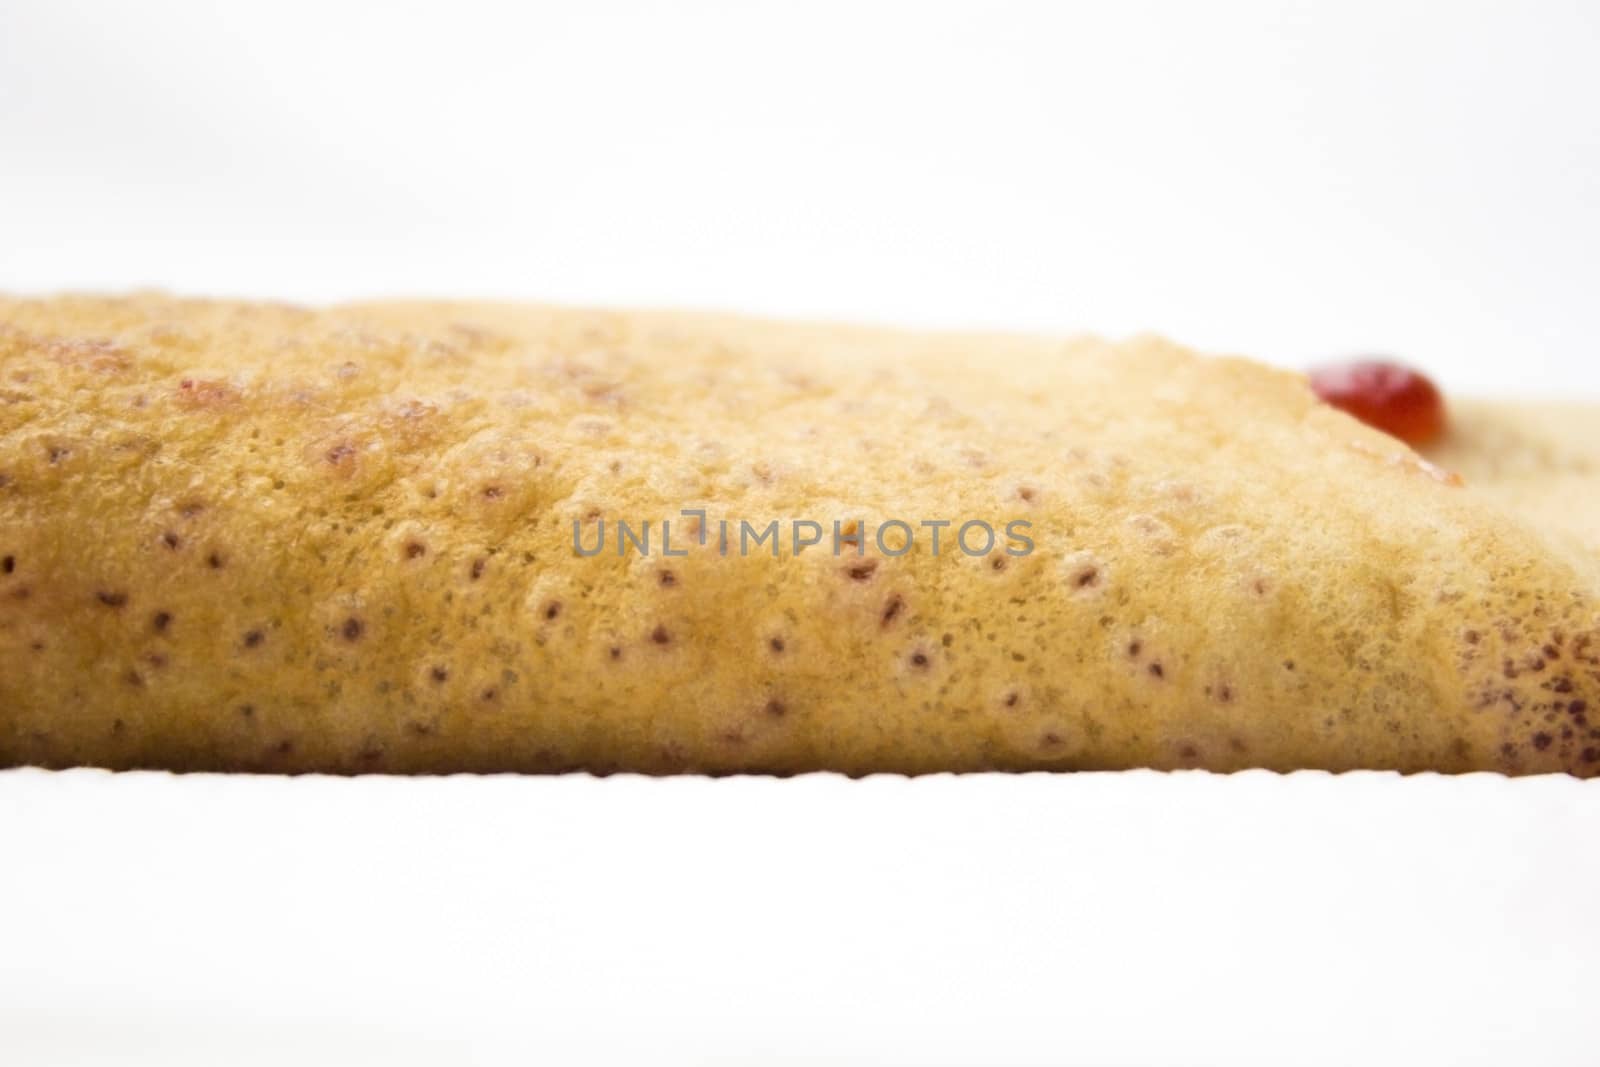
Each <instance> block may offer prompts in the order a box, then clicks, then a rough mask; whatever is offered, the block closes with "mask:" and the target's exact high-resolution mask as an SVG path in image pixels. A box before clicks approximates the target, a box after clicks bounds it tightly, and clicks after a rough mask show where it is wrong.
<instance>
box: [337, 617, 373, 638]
mask: <svg viewBox="0 0 1600 1067" xmlns="http://www.w3.org/2000/svg"><path fill="white" fill-rule="evenodd" d="M366 628H367V627H366V624H365V623H363V622H362V621H361V620H360V619H358V618H356V617H355V616H354V615H352V616H350V617H349V618H348V619H346V620H344V625H343V626H341V627H339V634H340V636H342V637H343V638H344V639H345V640H346V641H359V640H361V634H362V633H363V632H364V631H365V630H366Z"/></svg>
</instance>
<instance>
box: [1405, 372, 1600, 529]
mask: <svg viewBox="0 0 1600 1067" xmlns="http://www.w3.org/2000/svg"><path fill="white" fill-rule="evenodd" d="M1450 411H1451V418H1450V427H1449V429H1448V431H1447V432H1446V433H1445V435H1444V437H1443V438H1442V439H1440V440H1439V441H1438V442H1437V443H1436V444H1434V445H1432V446H1431V447H1429V448H1428V449H1427V455H1428V458H1429V459H1431V460H1433V461H1434V462H1435V463H1438V464H1439V465H1441V466H1443V467H1447V468H1449V469H1450V470H1453V471H1457V472H1459V473H1460V474H1461V476H1462V477H1463V478H1464V479H1466V481H1467V482H1468V484H1469V485H1471V487H1472V488H1473V489H1474V490H1475V491H1476V492H1477V493H1479V494H1480V495H1482V496H1485V497H1487V498H1489V499H1491V500H1493V501H1494V502H1495V503H1497V504H1499V505H1500V506H1501V507H1502V508H1503V509H1504V510H1505V511H1506V512H1507V513H1508V514H1511V515H1513V516H1516V517H1517V518H1519V519H1521V520H1522V521H1524V522H1526V523H1528V524H1529V525H1532V526H1534V527H1536V528H1538V529H1540V530H1543V531H1545V532H1547V533H1549V534H1551V535H1552V536H1557V537H1560V538H1562V539H1565V540H1568V541H1570V542H1571V543H1572V544H1575V545H1576V546H1577V547H1578V548H1579V549H1581V550H1582V551H1585V552H1588V553H1591V554H1600V408H1597V407H1596V406H1595V405H1593V404H1581V403H1549V402H1545V403H1538V402H1530V401H1521V402H1507V401H1491V400H1482V399H1466V400H1460V401H1455V402H1453V403H1452V404H1451V405H1450Z"/></svg>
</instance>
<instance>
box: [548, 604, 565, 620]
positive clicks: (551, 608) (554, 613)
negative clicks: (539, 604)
mask: <svg viewBox="0 0 1600 1067" xmlns="http://www.w3.org/2000/svg"><path fill="white" fill-rule="evenodd" d="M560 616H561V601H559V600H552V601H550V603H548V604H546V605H545V606H544V617H545V619H546V620H554V619H557V618H560Z"/></svg>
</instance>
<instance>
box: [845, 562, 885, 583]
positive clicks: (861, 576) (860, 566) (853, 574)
mask: <svg viewBox="0 0 1600 1067" xmlns="http://www.w3.org/2000/svg"><path fill="white" fill-rule="evenodd" d="M877 569H878V561H877V560H875V559H865V560H862V561H861V562H860V563H852V564H850V566H848V567H846V568H845V569H844V572H845V573H846V574H848V575H849V576H850V579H851V581H856V582H864V581H866V580H867V579H869V578H871V577H872V572H873V571H875V570H877Z"/></svg>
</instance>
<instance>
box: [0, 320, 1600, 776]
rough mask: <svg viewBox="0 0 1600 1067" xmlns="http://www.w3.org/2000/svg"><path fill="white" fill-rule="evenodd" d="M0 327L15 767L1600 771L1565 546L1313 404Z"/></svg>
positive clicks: (1102, 357) (641, 340)
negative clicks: (983, 534)
mask: <svg viewBox="0 0 1600 1067" xmlns="http://www.w3.org/2000/svg"><path fill="white" fill-rule="evenodd" d="M0 324H3V325H0V564H3V566H0V663H4V665H5V666H4V669H3V670H0V763H4V764H17V763H36V764H43V765H47V766H66V765H72V764H96V765H101V766H109V767H168V768H176V769H200V768H209V769H243V770H276V771H310V770H324V771H343V772H355V771H461V770H471V771H491V770H512V771H558V770H565V769H589V770H595V771H604V770H637V771H645V772H652V773H656V772H675V771H713V772H723V771H739V770H753V771H771V772H795V771H806V770H815V769H832V770H840V771H846V772H850V773H864V772H872V771H904V772H928V771H959V770H978V769H1016V770H1022V769H1062V770H1065V769H1077V768H1119V767H1158V768H1174V767H1208V768H1213V769H1218V770H1228V769H1234V768H1243V767H1258V766H1259V767H1271V768H1278V769H1285V770H1287V769H1291V768H1300V767H1322V768H1330V769H1343V768H1356V767H1369V768H1398V769H1402V770H1408V771H1415V770H1439V771H1469V770H1498V771H1505V772H1508V773H1528V772H1537V771H1571V772H1573V773H1577V774H1584V775H1589V774H1594V773H1596V772H1597V771H1600V722H1597V723H1596V724H1594V725H1591V722H1590V719H1589V715H1590V707H1591V705H1596V706H1597V708H1600V704H1597V698H1600V613H1597V610H1596V602H1595V596H1596V594H1597V593H1600V563H1597V560H1596V557H1595V555H1594V554H1593V553H1592V552H1588V551H1586V550H1585V549H1584V548H1583V546H1582V543H1581V542H1582V538H1581V537H1578V536H1574V535H1570V531H1564V530H1563V529H1556V528H1553V527H1548V528H1547V524H1546V520H1547V519H1548V518H1549V517H1550V516H1549V514H1548V513H1547V512H1545V511H1543V510H1541V511H1540V512H1539V513H1538V514H1537V515H1531V516H1524V515H1523V514H1520V510H1521V509H1520V508H1519V507H1518V506H1517V501H1516V498H1515V496H1514V490H1510V489H1498V490H1490V489H1486V488H1478V487H1474V486H1472V485H1470V484H1469V485H1466V486H1462V485H1457V484H1452V480H1451V479H1450V478H1448V477H1447V476H1445V475H1444V474H1443V473H1442V472H1441V471H1439V470H1438V469H1437V468H1435V467H1433V466H1431V465H1430V464H1428V463H1427V462H1425V461H1423V460H1422V459H1421V458H1419V457H1418V456H1417V455H1416V454H1414V453H1413V452H1412V451H1411V450H1409V449H1408V448H1406V447H1405V446H1404V445H1402V444H1400V443H1399V442H1397V441H1395V440H1394V439H1392V438H1389V437H1386V436H1384V435H1383V434H1380V433H1378V432H1376V431H1373V430H1369V429H1367V428H1366V427H1364V426H1361V425H1360V424H1358V423H1356V422H1355V421H1354V420H1352V419H1350V418H1349V417H1347V416H1345V415H1343V414H1340V413H1339V412H1337V411H1334V410H1333V409H1331V408H1329V407H1326V406H1324V405H1322V404H1320V403H1318V402H1317V401H1316V400H1315V399H1314V398H1313V396H1312V395H1311V393H1310V392H1309V390H1308V388H1307V387H1306V384H1305V382H1304V380H1303V379H1302V378H1301V377H1300V376H1298V375H1295V374H1290V373H1286V372H1282V371H1277V370H1272V369H1268V368H1266V367H1263V366H1259V365H1256V364H1253V363H1249V362H1245V361H1242V360H1235V359H1204V358H1200V357H1197V356H1195V355H1193V354H1191V353H1189V352H1187V351H1185V350H1183V349H1181V348H1179V347H1177V346H1175V345H1172V344H1169V343H1167V342H1165V341H1162V340H1158V339H1154V338H1146V339H1140V340H1136V341H1133V342H1129V343H1126V344H1109V343H1105V342H1102V341H1097V340H1092V339H1078V340H1060V339H1054V338H1034V337H1015V336H993V335H965V334H924V333H910V332H903V331H891V330H881V329H867V328H856V327H842V326H824V325H802V324H794V323H775V322H761V321H755V320H749V319H742V318H734V317H725V316H709V315H689V314H669V313H654V312H600V311H575V310H562V309H553V308H544V307H515V306H499V305H471V304H442V303H441V304H420V303H407V304H377V305H369V306H349V307H340V308H334V309H329V310H325V311H315V310H305V309H300V308H293V307H286V306H277V305H265V304H240V303H222V302H201V301H187V300H173V299H169V298H166V297H162V296H149V295H144V296H136V297H130V298H121V299H100V298H83V297H69V298H59V299H47V300H28V299H14V300H6V301H0ZM1471 425H1472V422H1471V419H1470V417H1469V418H1467V419H1464V420H1463V422H1462V423H1461V426H1460V427H1459V428H1458V429H1459V432H1460V433H1462V434H1467V433H1469V432H1470V427H1471ZM1475 447H1476V446H1467V447H1465V448H1463V447H1461V446H1458V445H1451V444H1450V443H1448V442H1447V443H1446V445H1445V446H1443V449H1444V450H1443V451H1441V453H1440V457H1441V458H1442V459H1445V460H1447V461H1459V462H1460V465H1461V466H1463V467H1473V466H1476V465H1478V463H1479V457H1478V456H1477V455H1476V453H1474V452H1473V448H1475ZM1452 449H1455V450H1454V451H1452ZM1469 460H1470V461H1469ZM685 510H703V511H704V512H705V521H704V523H703V524H702V525H700V526H699V528H698V529H699V531H700V532H703V533H705V534H706V535H707V536H706V538H705V544H704V545H702V544H700V543H698V539H696V538H691V537H690V536H688V535H689V534H690V533H692V532H694V529H695V527H694V520H692V519H688V518H682V517H681V516H682V513H683V512H684V511H685ZM619 519H620V520H625V521H627V522H629V523H630V524H631V525H632V526H633V527H634V528H635V529H637V528H638V527H640V526H642V525H643V524H644V523H645V522H647V521H648V522H651V523H652V524H653V525H654V527H655V529H654V534H653V542H652V545H651V551H650V552H649V553H648V554H646V553H644V552H641V551H634V550H630V551H625V552H624V554H622V555H618V554H617V552H616V551H615V549H614V545H615V543H616V537H615V533H616V528H615V524H616V522H617V521H618V520H619ZM892 519H899V520H902V521H903V522H905V523H906V524H907V526H908V527H909V528H910V531H911V532H912V534H913V538H912V544H913V547H912V549H911V550H910V551H909V552H907V553H906V554H904V555H890V554H886V553H885V552H883V551H880V550H879V546H878V544H877V543H876V531H877V530H878V528H879V527H880V526H881V525H883V524H884V523H886V522H888V521H889V520H892ZM663 520H671V521H673V522H674V523H675V525H674V527H673V540H674V544H673V549H674V551H685V552H686V554H685V555H683V556H676V555H674V556H667V555H664V554H663V553H662V551H661V544H660V535H661V529H660V524H661V522H662V521H663ZM740 520H744V521H747V522H749V523H751V524H752V526H753V528H755V529H758V530H759V529H763V528H765V527H766V526H767V524H768V523H769V522H773V521H776V522H779V523H780V524H781V532H780V540H781V544H780V545H779V548H780V551H779V553H778V555H777V556H776V557H774V556H773V555H772V554H770V552H769V551H768V550H767V548H766V546H758V547H757V549H756V550H755V551H754V552H751V553H749V554H746V555H741V554H740V553H739V551H738V549H737V547H735V548H734V550H733V551H731V552H728V553H726V554H725V553H724V552H722V551H721V550H720V547H719V541H720V536H719V531H720V529H721V525H720V524H721V522H723V521H730V522H732V523H733V524H734V529H735V531H736V533H735V546H737V530H738V529H739V527H738V522H739V521H740ZM798 520H809V521H814V522H816V523H817V524H819V526H821V527H823V528H825V529H827V528H829V527H831V524H832V523H834V522H835V521H838V522H840V524H841V526H840V530H841V533H842V534H843V535H845V536H847V537H848V535H849V534H850V532H851V531H852V529H855V530H857V531H858V532H859V533H861V534H864V535H865V536H864V540H865V542H866V546H865V551H864V553H863V554H862V555H859V556H858V555H856V554H855V548H854V543H853V542H849V541H847V542H846V543H844V544H843V545H842V546H841V549H842V551H841V554H838V555H836V554H835V553H834V551H833V545H831V544H830V543H829V541H830V540H831V536H830V537H828V538H826V539H825V540H824V541H823V543H822V544H819V545H814V546H812V547H809V548H805V549H804V550H803V551H800V552H798V553H796V552H795V551H793V546H792V543H791V534H792V532H793V531H794V530H795V529H797V528H799V527H797V525H796V523H797V521H798ZM1525 520H1529V521H1525ZM852 521H854V522H859V523H862V524H864V525H863V526H861V527H853V526H851V525H850V524H851V522H852ZM938 521H948V522H950V523H951V524H952V525H951V526H949V527H946V528H942V532H943V534H944V539H945V543H944V544H943V546H942V548H943V551H942V552H940V553H939V554H937V555H936V554H934V552H933V551H932V550H931V545H930V543H929V536H928V535H929V532H930V530H931V528H930V527H925V526H923V525H921V524H923V523H926V522H938ZM973 521H983V522H987V523H989V524H990V526H991V527H992V528H993V529H995V530H997V531H1001V532H1002V534H1001V537H1000V540H999V542H998V543H997V544H996V545H995V546H994V547H993V549H992V550H990V551H987V552H983V553H981V554H978V555H973V556H969V555H967V554H965V553H963V552H961V551H952V550H951V544H950V541H951V539H952V537H953V535H954V534H955V532H956V530H957V528H958V527H959V526H960V525H961V524H963V523H968V522H973ZM575 523H576V524H577V525H578V528H579V533H580V535H581V537H580V539H579V541H578V544H580V545H584V546H592V545H594V544H595V543H596V540H597V535H599V533H600V524H601V523H607V524H608V526H607V530H608V537H609V539H608V540H606V541H605V542H603V543H604V544H605V551H603V552H601V553H600V554H597V555H592V556H588V555H582V554H580V553H579V552H578V551H576V550H575V545H574V530H573V526H574V524H575ZM680 523H681V525H677V524H680ZM1008 523H1027V524H1029V525H1027V526H1025V527H1018V528H1017V529H1021V530H1024V531H1025V532H1026V536H1027V538H1028V539H1029V540H1030V542H1031V544H1032V546H1033V550H1032V551H1031V552H1026V553H1020V554H1019V553H1016V552H1015V551H1014V550H1016V549H1018V548H1019V542H1017V541H1015V540H1011V539H1008V538H1006V537H1005V536H1004V531H1005V528H1006V525H1007V524H1008ZM806 529H809V528H806ZM891 529H892V530H894V531H895V533H894V534H892V535H891V536H890V537H889V538H888V540H887V542H886V545H885V547H887V548H888V549H889V550H890V551H893V550H894V549H896V548H898V547H899V545H900V544H901V541H902V538H900V537H899V536H898V528H894V527H891ZM828 533H829V534H830V535H831V533H832V531H831V529H829V530H828ZM624 547H625V548H627V547H628V546H626V545H625V546H624ZM978 547H979V548H982V547H984V546H982V545H981V544H980V545H979V546H978ZM1008 549H1011V550H1013V552H1008V551H1007V550H1008Z"/></svg>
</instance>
